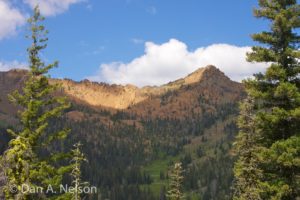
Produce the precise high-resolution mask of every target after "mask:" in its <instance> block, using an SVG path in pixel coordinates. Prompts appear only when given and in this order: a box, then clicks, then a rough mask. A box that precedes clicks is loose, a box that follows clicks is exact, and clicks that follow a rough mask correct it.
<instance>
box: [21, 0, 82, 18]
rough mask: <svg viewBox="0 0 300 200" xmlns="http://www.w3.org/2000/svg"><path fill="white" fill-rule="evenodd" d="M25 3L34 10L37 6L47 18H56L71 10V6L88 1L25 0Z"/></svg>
mask: <svg viewBox="0 0 300 200" xmlns="http://www.w3.org/2000/svg"><path fill="white" fill-rule="evenodd" d="M23 1H24V3H27V4H28V5H30V7H31V8H34V7H35V6H36V5H37V4H38V5H39V8H40V10H41V14H42V15H45V16H55V15H57V14H60V13H62V12H64V11H66V10H68V9H69V7H70V5H72V4H75V3H80V2H83V1H86V0H42V1H41V0H23Z"/></svg>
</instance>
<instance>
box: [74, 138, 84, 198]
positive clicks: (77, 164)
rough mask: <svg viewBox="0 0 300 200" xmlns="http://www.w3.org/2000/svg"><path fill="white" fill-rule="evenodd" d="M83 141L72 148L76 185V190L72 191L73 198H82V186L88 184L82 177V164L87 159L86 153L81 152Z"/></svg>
mask: <svg viewBox="0 0 300 200" xmlns="http://www.w3.org/2000/svg"><path fill="white" fill-rule="evenodd" d="M81 146H82V145H81V143H77V144H75V145H74V149H73V150H72V156H73V159H72V161H71V162H72V172H71V176H72V185H73V187H74V192H73V193H72V195H71V196H72V198H71V199H72V200H80V199H81V193H82V191H81V188H83V187H85V186H87V185H88V183H87V182H82V179H81V165H82V162H85V161H87V160H86V158H85V156H84V154H83V153H82V152H81V149H80V148H81Z"/></svg>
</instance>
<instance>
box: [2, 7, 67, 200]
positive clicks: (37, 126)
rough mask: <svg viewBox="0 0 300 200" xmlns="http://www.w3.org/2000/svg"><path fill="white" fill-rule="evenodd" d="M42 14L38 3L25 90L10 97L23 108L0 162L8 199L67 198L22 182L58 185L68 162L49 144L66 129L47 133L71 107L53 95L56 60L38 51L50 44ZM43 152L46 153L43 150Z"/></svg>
mask: <svg viewBox="0 0 300 200" xmlns="http://www.w3.org/2000/svg"><path fill="white" fill-rule="evenodd" d="M41 21H43V17H41V16H40V13H39V9H38V8H37V7H36V8H35V10H34V15H33V16H32V17H31V18H30V19H29V21H28V22H29V24H30V30H31V35H30V36H29V38H30V39H31V41H32V46H31V47H30V48H28V54H29V61H30V71H29V73H28V77H26V78H27V80H26V82H25V86H24V87H23V89H22V91H21V92H19V91H15V92H14V93H13V94H12V95H10V96H9V98H10V100H11V101H12V102H13V103H15V104H17V105H19V106H20V107H21V108H22V109H21V111H20V124H21V128H20V130H19V131H13V130H11V129H9V130H8V133H10V134H11V136H12V139H11V140H10V141H9V144H8V149H7V150H6V151H5V152H4V154H3V157H2V158H1V165H2V167H3V168H4V169H3V170H4V174H5V175H6V178H7V181H6V185H5V187H4V192H5V197H6V199H18V200H26V199H40V198H50V197H51V198H52V199H61V198H64V194H57V195H55V194H46V193H44V192H43V191H39V192H34V193H31V192H24V191H23V190H22V187H23V185H26V187H30V188H37V187H41V188H47V187H48V185H52V187H53V188H58V187H59V185H60V184H61V183H62V179H63V175H64V174H65V173H66V172H67V170H68V168H69V166H64V165H60V164H59V162H58V161H60V160H61V159H62V158H63V157H64V156H63V154H62V153H61V152H59V151H57V152H55V151H51V152H50V151H49V152H47V148H46V147H47V146H49V145H51V144H52V143H54V142H55V141H57V140H62V139H64V138H66V136H67V134H68V132H69V131H68V130H67V129H61V130H58V131H57V132H52V133H51V134H46V133H47V128H48V127H49V121H50V120H53V119H55V118H56V119H57V118H59V117H60V116H61V114H62V113H63V111H64V110H65V109H66V108H68V107H69V104H68V103H66V101H65V98H63V97H58V96H53V94H54V92H55V91H57V88H58V86H57V85H50V84H49V81H48V77H47V73H48V71H49V70H50V69H52V68H53V67H55V66H57V63H54V64H50V65H45V63H44V62H43V61H42V60H41V59H40V57H39V53H40V51H41V50H43V49H45V48H46V47H47V45H46V41H47V40H48V39H47V38H46V34H47V31H46V30H45V28H44V26H43V25H41V24H40V23H41ZM41 152H43V154H41Z"/></svg>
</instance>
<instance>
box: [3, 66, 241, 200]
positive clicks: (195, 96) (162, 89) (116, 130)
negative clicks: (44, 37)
mask: <svg viewBox="0 0 300 200" xmlns="http://www.w3.org/2000/svg"><path fill="white" fill-rule="evenodd" d="M26 73H27V72H26V71H24V70H11V71H8V72H0V99H1V102H0V132H1V130H2V132H5V127H7V126H11V125H16V124H18V120H17V118H16V115H17V112H16V111H17V109H16V108H15V106H13V105H11V104H9V102H8V100H7V94H9V93H11V92H12V91H13V90H15V89H20V88H21V86H22V84H23V82H24V80H26ZM51 82H52V83H60V84H61V85H62V91H61V92H62V93H63V94H64V95H67V96H68V98H69V100H70V101H71V102H72V107H71V108H70V109H69V110H67V111H66V114H65V116H64V118H63V120H59V121H56V122H53V123H52V124H51V127H50V129H49V131H52V130H54V129H57V128H59V127H64V126H66V125H67V126H69V127H71V128H72V133H71V134H70V136H69V138H68V140H67V141H66V143H65V144H64V146H65V149H67V148H69V147H71V145H72V144H73V143H74V142H75V141H78V140H81V141H82V142H83V143H84V147H85V148H84V151H85V153H86V154H87V155H88V159H89V164H88V165H86V166H85V167H84V176H85V178H86V179H88V180H89V181H90V182H91V183H92V184H94V185H96V186H98V187H99V188H100V189H101V195H102V196H103V197H106V198H109V199H112V200H120V199H121V200H122V199H124V200H127V199H145V200H147V199H163V193H164V192H163V191H164V190H165V187H167V182H168V178H167V177H168V170H169V167H170V165H171V164H172V163H173V162H175V161H179V160H180V161H181V162H183V164H184V165H183V166H184V168H185V170H186V174H185V177H186V178H185V182H184V188H185V191H186V195H187V196H189V197H190V198H191V199H210V200H211V199H229V196H230V183H231V181H232V172H231V168H232V162H233V157H232V155H231V150H230V149H231V142H232V140H233V138H234V137H235V134H236V132H237V128H236V126H235V119H236V116H237V113H238V109H237V105H238V102H239V101H240V100H241V99H242V98H243V96H244V89H243V85H242V84H241V83H237V82H234V81H231V80H230V79H229V78H228V77H227V76H225V75H224V73H223V72H221V71H220V70H219V69H217V68H216V67H214V66H207V67H205V68H200V69H198V70H197V71H195V72H193V73H191V74H189V75H188V76H186V77H185V78H182V79H179V80H176V81H173V82H170V83H167V84H165V85H162V86H155V87H149V86H148V87H143V88H138V87H136V86H133V85H126V86H122V85H109V84H106V83H95V82H90V81H88V80H84V81H81V82H74V81H72V80H67V79H64V80H61V79H52V80H51ZM1 127H2V129H1ZM1 135H2V136H1ZM0 136H1V137H3V138H6V140H7V136H5V133H0ZM4 141H5V140H4ZM5 147H6V144H5V142H2V144H0V150H2V151H3V150H4V149H5ZM159 197H160V198H159ZM91 198H92V197H91ZM93 198H94V199H97V198H98V197H93Z"/></svg>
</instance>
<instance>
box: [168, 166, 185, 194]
mask: <svg viewBox="0 0 300 200" xmlns="http://www.w3.org/2000/svg"><path fill="white" fill-rule="evenodd" d="M182 174H183V169H182V164H181V163H175V165H174V169H173V170H172V172H171V174H170V189H169V191H168V192H167V197H168V199H170V200H181V199H183V198H184V196H183V193H182V182H183V175H182Z"/></svg>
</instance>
